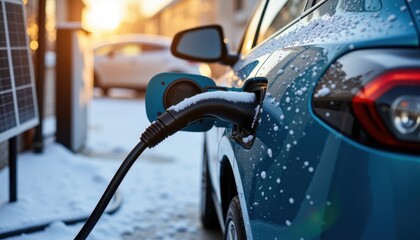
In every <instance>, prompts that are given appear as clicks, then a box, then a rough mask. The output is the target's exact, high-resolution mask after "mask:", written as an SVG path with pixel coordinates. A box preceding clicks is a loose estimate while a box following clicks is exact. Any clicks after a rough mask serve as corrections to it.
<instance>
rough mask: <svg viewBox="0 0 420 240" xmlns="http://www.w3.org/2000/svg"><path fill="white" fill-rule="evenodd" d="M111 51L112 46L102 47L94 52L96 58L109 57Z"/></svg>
mask: <svg viewBox="0 0 420 240" xmlns="http://www.w3.org/2000/svg"><path fill="white" fill-rule="evenodd" d="M112 49H113V46H103V47H100V48H97V49H96V50H95V55H97V56H106V55H109V54H110V53H111V51H112Z"/></svg>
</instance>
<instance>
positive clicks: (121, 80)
mask: <svg viewBox="0 0 420 240" xmlns="http://www.w3.org/2000/svg"><path fill="white" fill-rule="evenodd" d="M170 44H171V39H170V38H167V37H163V36H157V35H143V34H135V35H120V36H113V37H111V38H107V39H103V40H101V41H98V42H97V43H96V44H95V45H94V85H95V87H99V88H101V89H102V90H103V92H104V94H105V95H106V94H107V92H108V90H109V89H110V88H129V89H135V90H144V89H146V87H147V84H148V83H149V80H150V79H151V78H152V77H153V76H154V75H156V74H158V73H161V72H185V73H193V74H202V75H207V76H209V75H210V74H211V71H210V68H209V67H208V65H206V64H199V63H196V62H190V61H185V60H181V59H178V58H175V57H174V56H172V54H171V52H170Z"/></svg>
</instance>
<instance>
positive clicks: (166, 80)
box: [145, 73, 216, 132]
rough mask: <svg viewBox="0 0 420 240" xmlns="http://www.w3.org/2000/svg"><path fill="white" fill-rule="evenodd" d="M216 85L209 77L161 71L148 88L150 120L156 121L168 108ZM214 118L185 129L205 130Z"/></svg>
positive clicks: (147, 98) (147, 109)
mask: <svg viewBox="0 0 420 240" xmlns="http://www.w3.org/2000/svg"><path fill="white" fill-rule="evenodd" d="M214 87H216V84H215V83H214V81H213V80H212V79H210V78H208V77H204V76H201V75H195V74H187V73H160V74H158V75H156V76H154V77H153V78H152V79H151V80H150V81H149V84H148V85H147V89H146V97H145V99H146V113H147V118H148V119H149V121H150V122H153V121H155V120H156V119H157V118H158V116H160V115H161V114H162V113H164V112H165V111H166V109H167V108H169V107H171V106H173V105H176V104H177V103H179V102H181V101H182V100H184V99H185V98H189V97H192V96H195V95H197V94H199V93H203V92H206V91H207V90H208V89H209V88H214ZM214 122H215V120H214V119H201V120H199V121H197V122H195V123H193V124H190V125H188V126H187V127H186V128H184V129H183V131H189V132H205V131H208V130H210V128H212V127H213V125H214Z"/></svg>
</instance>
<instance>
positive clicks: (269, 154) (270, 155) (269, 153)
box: [267, 148, 273, 158]
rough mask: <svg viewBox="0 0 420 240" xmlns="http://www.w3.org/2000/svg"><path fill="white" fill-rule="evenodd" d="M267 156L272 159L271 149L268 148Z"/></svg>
mask: <svg viewBox="0 0 420 240" xmlns="http://www.w3.org/2000/svg"><path fill="white" fill-rule="evenodd" d="M267 154H268V156H269V157H270V158H272V157H273V152H272V151H271V148H269V149H268V150H267Z"/></svg>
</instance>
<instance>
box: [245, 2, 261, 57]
mask: <svg viewBox="0 0 420 240" xmlns="http://www.w3.org/2000/svg"><path fill="white" fill-rule="evenodd" d="M265 3H266V1H259V2H258V3H257V6H256V7H255V10H254V13H253V15H252V18H251V20H250V21H249V23H248V26H247V29H246V31H245V35H244V37H243V39H242V44H241V45H240V49H239V53H240V54H247V53H248V52H249V51H251V49H252V48H253V47H254V46H255V38H256V36H257V35H258V27H259V24H260V21H261V14H262V12H263V10H264V6H265Z"/></svg>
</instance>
